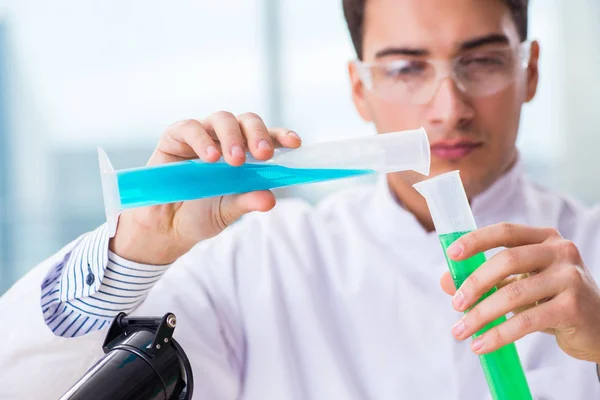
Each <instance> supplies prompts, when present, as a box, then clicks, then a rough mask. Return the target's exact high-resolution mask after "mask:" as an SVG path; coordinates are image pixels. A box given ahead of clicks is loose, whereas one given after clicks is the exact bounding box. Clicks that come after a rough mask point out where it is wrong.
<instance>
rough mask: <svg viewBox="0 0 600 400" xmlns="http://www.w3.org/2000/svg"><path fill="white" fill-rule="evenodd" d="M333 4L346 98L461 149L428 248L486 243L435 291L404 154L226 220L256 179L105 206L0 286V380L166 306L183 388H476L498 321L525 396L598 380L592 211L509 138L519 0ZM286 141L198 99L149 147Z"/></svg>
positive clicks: (439, 262) (55, 389) (369, 394)
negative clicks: (113, 214)
mask: <svg viewBox="0 0 600 400" xmlns="http://www.w3.org/2000/svg"><path fill="white" fill-rule="evenodd" d="M343 5H344V11H345V14H346V18H347V20H348V26H349V29H350V33H351V35H352V39H353V41H354V44H355V46H356V50H357V54H358V58H359V60H360V61H358V62H356V63H352V64H351V65H350V66H349V72H350V79H351V83H352V89H353V98H354V102H355V105H356V108H357V110H358V112H359V113H360V115H361V116H362V117H363V118H364V119H365V120H368V121H372V122H373V124H374V126H375V127H376V129H377V131H378V132H380V133H384V132H390V131H399V130H403V129H412V128H417V127H420V126H424V127H425V128H426V129H427V132H428V135H429V139H430V141H431V143H432V148H431V150H432V175H433V176H435V175H438V174H441V173H444V172H447V171H451V170H456V169H459V170H460V171H461V177H462V180H463V182H464V185H465V189H466V192H467V194H468V196H469V198H470V199H471V201H472V206H473V210H474V213H475V217H476V220H477V223H478V225H479V226H482V227H483V228H481V229H480V230H478V231H476V232H474V233H472V234H469V235H467V236H465V237H463V238H462V239H461V240H459V241H458V242H457V243H456V244H455V245H454V246H453V247H452V248H451V249H449V255H450V256H451V257H452V258H454V259H457V260H459V259H464V258H467V257H470V256H472V255H474V254H476V253H478V252H482V251H486V252H488V255H490V256H493V257H491V258H490V259H489V261H488V262H487V263H486V264H484V265H483V266H482V267H481V268H480V269H479V270H478V271H477V272H476V273H475V274H473V275H472V277H471V278H470V279H468V280H467V281H466V282H465V284H464V285H463V286H462V287H461V288H459V290H458V291H456V293H454V288H453V286H452V283H451V280H450V278H449V275H448V274H447V273H444V271H446V269H447V267H446V263H445V261H444V255H443V254H442V252H441V250H440V245H439V243H438V239H437V236H436V234H435V232H434V230H433V225H432V221H431V218H430V216H429V213H428V210H427V207H426V204H425V202H424V200H423V199H422V198H421V197H420V196H419V195H418V194H417V193H416V192H415V190H413V188H412V184H413V183H415V182H417V181H419V180H421V179H422V177H421V176H418V175H417V174H415V173H397V174H390V175H388V176H387V177H383V178H382V179H381V180H380V182H379V184H378V185H377V186H376V187H375V188H371V187H366V188H359V189H355V190H351V191H348V192H343V193H340V194H336V195H334V196H332V197H331V198H329V199H327V200H325V201H324V202H322V203H321V204H320V205H319V206H318V207H316V208H310V207H309V206H307V205H305V204H303V203H301V202H299V201H284V202H281V203H280V204H279V205H278V206H277V207H276V208H275V209H274V210H273V211H270V212H269V213H266V214H256V213H255V214H252V215H250V216H248V217H246V218H244V219H243V220H242V221H240V222H239V223H238V224H236V225H234V226H232V227H229V228H228V229H225V228H226V227H227V226H228V225H230V224H231V223H233V222H234V221H236V220H238V219H239V218H240V217H241V216H242V215H244V214H246V213H248V212H250V211H256V210H258V211H267V210H270V209H271V208H273V207H274V205H275V198H274V197H273V195H272V194H270V193H269V192H256V193H249V194H244V195H240V196H230V197H224V198H219V199H208V200H201V201H193V202H187V203H182V204H175V205H166V206H161V207H153V208H147V209H139V210H135V211H131V212H127V213H124V214H123V215H122V216H121V219H120V222H119V226H118V230H117V234H116V236H115V237H114V238H113V239H111V240H110V241H109V239H108V235H107V231H106V228H105V227H101V228H99V229H98V230H96V231H95V232H92V233H89V234H87V235H84V236H82V237H81V238H80V239H78V240H76V241H75V242H73V243H71V244H70V245H69V246H67V247H66V248H65V249H63V251H61V252H60V253H59V254H57V255H56V256H54V257H53V258H51V259H50V260H48V261H46V262H44V263H43V264H42V265H40V266H38V267H37V268H36V269H35V270H34V271H32V272H31V273H30V274H29V275H28V276H27V277H26V278H24V279H23V280H22V281H21V282H20V283H18V284H17V285H15V287H14V288H13V289H12V290H11V291H10V292H9V293H8V294H7V295H6V296H5V297H4V298H3V299H2V304H1V305H0V307H1V311H2V312H3V315H4V316H5V320H8V321H10V323H11V325H10V326H8V327H5V328H4V331H5V332H6V331H8V333H5V335H8V337H9V338H10V340H12V343H11V342H9V343H11V345H10V347H9V346H6V345H5V346H3V347H2V350H0V367H1V370H2V374H0V382H1V383H2V384H1V385H0V391H6V393H7V395H9V396H12V397H11V398H51V397H53V396H54V397H56V396H57V395H60V394H61V393H62V392H64V390H66V389H67V388H68V387H69V386H70V385H71V384H72V383H73V382H74V381H75V380H76V379H77V378H79V377H80V376H81V375H82V374H83V373H84V372H85V370H86V368H87V367H88V366H89V365H90V364H91V363H93V361H94V360H96V359H97V358H98V357H99V355H100V346H101V343H102V339H103V336H104V334H105V333H106V332H105V331H106V329H105V328H106V326H107V324H108V323H109V322H110V320H111V318H112V317H113V316H114V315H115V314H116V313H118V312H119V311H126V312H132V311H133V312H135V313H136V314H138V315H153V316H155V315H158V316H160V315H162V314H163V313H164V312H166V311H172V312H174V313H175V314H176V315H177V317H178V321H179V324H178V326H177V329H176V337H177V338H178V340H179V341H180V343H181V344H182V345H183V347H184V348H185V350H186V352H187V353H188V355H189V357H190V360H191V363H192V366H193V368H194V374H195V382H196V390H195V392H196V395H197V398H207V399H235V398H245V399H261V400H263V399H441V398H443V399H461V400H464V399H473V400H475V399H477V400H480V399H489V398H491V397H490V394H489V391H488V389H487V386H486V383H485V379H484V377H483V373H482V371H481V367H480V365H479V361H478V357H477V356H476V354H484V353H487V352H490V351H493V350H495V349H497V348H498V347H499V346H502V345H504V344H506V343H511V342H513V341H515V340H518V339H521V340H519V342H518V343H517V347H518V350H519V353H520V356H521V360H522V364H523V367H524V369H525V372H526V375H527V378H528V381H529V385H530V387H531V390H532V393H533V396H534V398H535V399H591V398H598V396H600V383H599V382H598V378H597V376H596V365H595V363H597V362H600V312H599V310H600V293H599V290H598V287H597V286H596V284H595V283H594V280H593V278H592V272H593V273H595V274H597V273H598V272H599V269H600V265H599V263H600V250H599V249H598V246H595V244H596V243H597V242H598V240H600V232H599V229H600V221H599V220H598V218H599V214H598V213H597V212H592V211H589V210H585V209H584V208H582V207H581V206H580V205H578V204H576V203H575V202H572V201H570V200H565V199H564V198H562V197H559V196H557V195H554V194H551V193H548V192H546V191H544V190H541V189H539V188H537V187H535V186H533V185H532V184H531V183H529V181H527V179H526V178H525V177H524V176H523V172H522V168H521V166H520V163H519V159H518V153H517V149H516V147H515V141H516V136H517V131H518V126H519V119H520V113H521V107H522V105H523V103H526V102H528V101H530V100H531V99H533V97H534V95H535V93H536V88H537V82H538V56H539V45H538V43H536V42H533V43H530V42H527V41H526V39H527V1H526V0H520V1H518V0H512V1H511V0H366V1H365V0H345V1H344V2H343ZM299 145H300V140H299V138H298V136H297V135H296V134H295V133H293V132H291V131H289V130H286V129H270V130H269V129H267V127H266V126H265V125H264V123H263V121H262V120H261V119H260V117H259V116H257V115H254V114H244V115H241V116H237V117H235V116H233V115H231V114H229V113H226V112H220V113H216V114H213V115H211V116H209V117H208V118H206V119H204V120H201V121H184V122H180V123H177V124H175V125H173V126H172V127H170V128H169V129H168V130H167V132H166V133H165V135H164V136H163V138H162V139H161V141H160V143H159V144H158V147H157V149H156V151H155V152H154V154H153V155H152V157H151V159H150V161H149V163H150V164H161V163H167V162H173V161H177V160H182V159H188V158H194V157H200V158H201V159H203V160H205V161H216V160H217V159H218V158H219V157H220V156H221V155H223V156H224V158H225V160H226V161H227V162H229V163H230V164H233V165H240V164H242V163H243V162H244V158H245V154H244V153H245V151H244V150H245V149H247V150H249V151H250V152H251V153H252V154H253V155H254V156H256V157H257V158H260V159H268V158H269V157H270V156H271V155H272V151H273V148H274V147H275V146H284V147H291V148H294V147H298V146H299ZM503 248H504V249H503ZM584 260H585V263H584ZM586 263H587V266H588V267H589V268H590V269H588V267H586ZM171 264H172V265H171ZM440 276H442V286H443V288H444V289H445V290H446V291H447V292H449V293H451V294H452V293H453V294H454V295H453V298H452V306H453V307H454V309H455V311H452V309H451V307H450V302H449V300H448V298H447V296H446V295H444V294H443V293H442V291H441V290H439V288H438V287H437V283H436V282H437V280H438V278H439V277H440ZM507 279H508V280H507ZM495 285H500V286H502V285H504V287H503V288H502V289H500V290H499V291H498V292H497V293H496V294H494V295H492V296H490V297H489V298H487V299H485V300H484V301H483V302H481V303H480V304H479V305H478V306H476V307H475V308H473V309H472V310H471V311H470V312H468V313H467V314H466V316H465V317H464V318H461V316H462V314H461V313H460V312H462V311H464V310H466V309H468V308H469V307H470V306H472V305H473V304H474V302H475V301H476V300H477V299H478V298H479V297H480V296H481V295H482V294H483V293H485V292H487V291H488V290H489V289H490V288H492V287H493V286H495ZM40 286H41V288H42V295H41V297H42V298H41V309H40V299H39V297H38V293H39V287H40ZM511 311H515V312H516V314H515V316H513V317H512V318H510V319H509V320H508V321H507V322H505V323H503V324H502V325H500V326H498V327H497V328H494V329H492V330H490V331H489V332H488V333H487V334H485V335H483V336H482V337H481V338H480V339H479V340H476V341H474V342H471V341H470V340H467V339H468V338H469V337H470V336H471V335H472V334H473V333H474V332H476V331H477V330H478V329H479V328H481V327H482V326H483V325H484V324H486V323H487V322H489V321H492V320H494V319H496V318H498V317H499V316H501V315H504V314H507V313H510V312H511ZM6 315H8V316H10V315H13V316H14V317H10V318H8V319H6ZM457 321H458V322H457ZM46 325H47V326H46ZM48 327H49V328H50V329H48ZM51 331H52V332H54V335H56V336H54V335H53V334H52V333H51ZM57 336H59V337H57ZM67 338H68V339H67ZM5 343H7V342H5ZM9 365H10V366H11V368H10V369H7V368H8V366H9ZM29 382H36V384H35V385H32V384H30V383H29ZM1 394H3V393H2V392H0V395H1ZM0 397H2V396H0Z"/></svg>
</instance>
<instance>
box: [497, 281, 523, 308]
mask: <svg viewBox="0 0 600 400" xmlns="http://www.w3.org/2000/svg"><path fill="white" fill-rule="evenodd" d="M500 290H504V291H505V292H506V295H507V298H508V301H509V302H511V303H517V302H519V301H520V300H521V299H522V298H523V296H524V294H525V286H523V283H521V282H520V281H517V282H514V283H511V284H510V285H507V286H505V287H503V288H502V289H500Z"/></svg>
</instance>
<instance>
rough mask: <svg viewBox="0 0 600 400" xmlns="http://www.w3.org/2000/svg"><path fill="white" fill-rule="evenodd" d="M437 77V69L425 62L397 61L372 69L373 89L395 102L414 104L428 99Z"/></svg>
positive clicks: (375, 66)
mask: <svg viewBox="0 0 600 400" xmlns="http://www.w3.org/2000/svg"><path fill="white" fill-rule="evenodd" d="M435 77H436V72H435V68H434V67H433V65H431V63H430V62H428V61H425V60H396V61H392V62H390V63H386V64H378V65H374V66H372V67H371V78H372V82H373V89H374V90H375V91H376V92H377V93H379V94H380V95H381V96H382V97H385V98H388V99H390V100H394V101H408V102H414V101H419V99H421V98H423V97H426V96H427V94H428V92H429V93H430V87H431V86H432V85H431V83H432V82H434V81H435Z"/></svg>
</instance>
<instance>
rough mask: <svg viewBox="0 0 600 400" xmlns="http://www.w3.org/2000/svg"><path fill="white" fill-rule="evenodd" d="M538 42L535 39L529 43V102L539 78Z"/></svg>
mask: <svg viewBox="0 0 600 400" xmlns="http://www.w3.org/2000/svg"><path fill="white" fill-rule="evenodd" d="M539 59H540V44H539V43H538V42H537V41H533V42H532V43H531V55H530V56H529V66H528V67H527V98H526V100H525V101H526V102H527V103H529V102H530V101H531V100H533V98H534V97H535V94H536V93H537V88H538V82H539V80H540V71H539Z"/></svg>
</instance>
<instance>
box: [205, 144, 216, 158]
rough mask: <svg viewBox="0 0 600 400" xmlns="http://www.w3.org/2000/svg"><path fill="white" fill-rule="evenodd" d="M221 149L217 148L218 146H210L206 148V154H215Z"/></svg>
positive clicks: (210, 155)
mask: <svg viewBox="0 0 600 400" xmlns="http://www.w3.org/2000/svg"><path fill="white" fill-rule="evenodd" d="M218 153H219V150H217V148H216V147H215V146H208V147H207V148H206V155H207V156H209V157H212V156H214V155H215V154H218Z"/></svg>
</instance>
